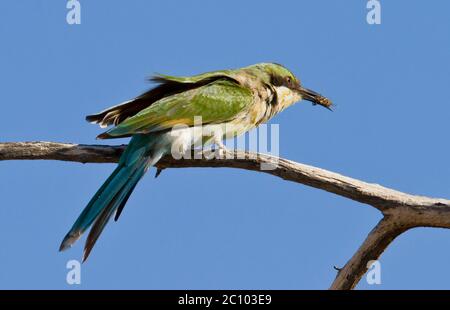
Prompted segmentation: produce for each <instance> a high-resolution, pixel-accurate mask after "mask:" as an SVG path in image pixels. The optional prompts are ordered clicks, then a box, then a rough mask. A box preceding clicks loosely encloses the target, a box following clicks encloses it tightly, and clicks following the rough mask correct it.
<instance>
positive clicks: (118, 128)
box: [59, 63, 333, 262]
mask: <svg viewBox="0 0 450 310" xmlns="http://www.w3.org/2000/svg"><path fill="white" fill-rule="evenodd" d="M150 80H151V81H152V82H154V83H155V84H156V86H154V87H153V88H152V89H150V90H148V91H146V92H144V93H143V94H141V95H139V96H137V97H135V98H134V99H131V100H129V101H125V102H123V103H121V104H119V105H116V106H113V107H110V108H108V109H106V110H103V111H101V112H99V113H97V114H93V115H88V116H86V120H87V121H88V122H91V123H94V124H98V125H99V126H100V127H101V128H106V127H108V126H112V127H110V128H109V129H108V130H106V131H105V132H103V133H101V134H100V135H98V136H97V138H98V139H114V138H124V137H131V139H130V142H129V144H128V145H127V147H126V148H125V150H124V152H123V153H122V155H121V157H120V159H119V162H118V165H117V167H116V168H115V170H114V171H113V172H112V174H111V175H110V176H109V177H108V179H107V180H106V181H105V182H104V183H103V185H102V186H101V187H100V189H99V190H98V191H97V192H96V193H95V195H94V196H93V197H92V199H91V200H90V201H89V203H88V204H87V206H86V207H85V208H84V210H83V211H82V213H81V214H80V215H79V217H78V218H77V220H76V221H75V223H74V224H73V226H72V228H71V229H70V230H69V232H68V233H67V234H66V236H65V237H64V239H63V241H62V242H61V245H60V248H59V250H60V251H63V250H66V249H68V248H70V247H72V245H73V244H74V243H75V242H76V241H77V240H78V239H79V238H80V237H81V236H82V234H83V233H84V232H85V231H86V230H87V229H89V228H90V231H89V234H88V236H87V239H86V243H85V246H84V251H83V262H84V261H86V259H87V258H88V257H89V255H90V253H91V251H92V249H93V247H94V245H95V243H96V242H97V240H98V238H99V236H100V234H101V233H102V231H103V229H104V228H105V226H106V224H107V223H108V221H109V220H110V219H111V218H112V217H113V215H114V220H115V221H117V220H118V219H119V217H120V215H121V213H122V211H123V208H124V206H125V204H126V202H127V200H128V198H129V197H130V195H131V193H132V192H133V190H134V188H135V187H136V185H137V183H138V182H139V180H140V179H141V178H142V177H143V176H144V174H145V173H146V172H147V170H148V169H149V168H151V167H154V166H155V165H156V164H157V162H158V161H159V160H160V159H161V158H162V157H163V156H166V155H170V154H173V150H174V149H176V150H178V151H179V152H181V153H183V152H186V151H188V150H191V149H192V148H193V146H194V145H198V143H200V144H201V145H203V146H206V145H216V146H217V147H218V149H219V150H221V151H226V148H225V145H224V144H223V142H222V141H223V139H224V138H229V137H235V136H238V135H241V134H243V133H245V132H247V131H249V130H251V129H253V128H255V127H257V126H258V125H260V124H262V123H265V122H267V121H268V120H270V119H271V118H272V117H274V116H275V115H276V114H278V113H279V112H281V111H283V110H284V109H286V108H287V107H289V106H291V105H293V104H294V103H296V102H298V101H300V100H302V99H303V100H306V101H310V102H312V104H313V105H320V106H323V107H325V108H327V109H329V110H332V106H333V104H332V102H331V100H329V99H328V98H326V97H324V96H322V95H320V94H319V93H317V92H315V91H313V90H310V89H308V88H305V87H303V84H302V83H301V82H300V80H299V79H298V78H297V77H296V76H295V75H294V74H293V73H292V72H291V71H290V70H289V69H287V68H286V67H284V66H283V65H280V64H277V63H258V64H254V65H251V66H247V67H243V68H239V69H228V70H219V71H211V72H207V73H202V74H198V75H193V76H183V77H179V76H169V75H163V74H157V75H154V76H153V77H151V78H150ZM198 117H200V118H201V124H200V125H199V124H198V122H196V118H198ZM199 130H202V133H206V134H201V135H200V137H198V136H199V135H195V133H196V132H198V131H199ZM196 136H197V137H196ZM192 137H196V138H192ZM157 173H158V172H157Z"/></svg>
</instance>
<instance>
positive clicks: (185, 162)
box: [0, 142, 450, 289]
mask: <svg viewBox="0 0 450 310" xmlns="http://www.w3.org/2000/svg"><path fill="white" fill-rule="evenodd" d="M124 149H125V146H124V145H122V146H102V145H81V144H69V143H55V142H9V143H0V161H1V160H37V159H44V160H63V161H73V162H80V163H113V162H117V161H118V159H119V157H120V155H121V154H122V152H123V150H124ZM194 155H202V154H201V153H200V152H197V153H196V154H194ZM226 156H227V158H226V159H205V158H202V159H181V160H176V159H174V158H173V157H171V156H166V157H164V158H163V159H162V160H161V161H160V162H159V163H158V165H157V168H159V169H166V168H186V167H216V168H217V167H227V168H240V169H246V170H253V171H258V172H264V173H269V174H272V175H274V176H277V177H280V178H282V179H284V180H288V181H292V182H297V183H301V184H304V185H308V186H311V187H315V188H318V189H322V190H325V191H327V192H330V193H334V194H336V195H340V196H343V197H346V198H349V199H352V200H355V201H358V202H360V203H364V204H368V205H371V206H373V207H375V208H376V209H378V210H379V211H381V212H382V214H383V219H382V220H381V221H380V222H379V223H378V225H377V226H376V227H375V228H374V229H373V230H372V231H371V232H370V233H369V235H368V237H367V238H366V240H365V241H364V242H363V244H362V245H361V246H360V248H359V249H358V250H357V251H356V253H355V254H354V255H353V257H352V258H351V259H350V260H349V261H348V262H347V263H346V264H345V266H344V267H343V268H342V269H341V270H340V271H339V272H338V274H337V276H336V279H335V280H334V282H333V284H332V285H331V287H330V289H352V288H354V287H355V286H356V285H357V283H358V282H359V280H360V279H361V277H362V276H363V275H364V273H365V272H366V271H367V263H368V262H369V261H371V260H377V259H378V258H379V257H380V255H381V254H382V253H383V251H384V250H385V249H386V248H387V247H388V246H389V244H390V243H391V242H392V241H393V240H394V239H395V238H396V237H397V236H399V235H400V234H402V233H403V232H405V231H406V230H408V229H411V228H414V227H442V228H450V200H446V199H438V198H429V197H424V196H416V195H410V194H406V193H402V192H399V191H396V190H392V189H389V188H386V187H383V186H380V185H378V184H371V183H366V182H363V181H359V180H356V179H353V178H349V177H346V176H343V175H340V174H337V173H334V172H330V171H327V170H324V169H320V168H316V167H312V166H308V165H304V164H300V163H296V162H293V161H289V160H286V159H282V158H277V157H273V156H270V155H264V154H257V153H248V152H241V151H229V152H227V154H226ZM262 165H263V166H264V167H272V168H273V169H271V170H261V167H262Z"/></svg>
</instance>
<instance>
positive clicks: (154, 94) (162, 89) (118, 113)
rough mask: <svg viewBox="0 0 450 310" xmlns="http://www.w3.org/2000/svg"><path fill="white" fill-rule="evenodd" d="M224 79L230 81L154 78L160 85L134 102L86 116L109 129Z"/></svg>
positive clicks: (90, 120) (217, 77)
mask: <svg viewBox="0 0 450 310" xmlns="http://www.w3.org/2000/svg"><path fill="white" fill-rule="evenodd" d="M224 78H225V79H230V78H228V77H226V76H215V77H212V78H206V79H204V80H201V81H199V82H197V83H180V82H176V81H172V80H168V79H165V78H164V77H159V76H157V77H153V78H151V80H152V81H153V82H157V83H159V85H158V86H156V87H155V88H152V89H150V90H149V91H147V92H145V93H143V94H142V95H140V96H139V97H136V98H135V99H133V100H130V101H127V102H125V103H123V104H120V105H117V106H114V107H111V108H109V109H106V110H104V111H102V112H100V113H98V114H92V115H88V116H86V120H87V121H88V122H90V123H94V124H99V125H100V126H101V127H107V126H109V125H114V126H116V125H118V124H120V123H121V122H123V121H124V120H125V119H127V118H128V117H131V116H133V115H136V114H137V113H139V112H140V111H142V110H143V109H145V108H147V107H149V106H150V105H152V104H153V103H155V102H156V101H158V100H160V99H162V98H164V97H168V96H171V95H175V94H178V93H181V92H184V91H187V90H190V89H195V88H197V87H200V86H203V85H206V84H208V83H211V82H213V81H215V80H218V79H224ZM103 138H105V137H103Z"/></svg>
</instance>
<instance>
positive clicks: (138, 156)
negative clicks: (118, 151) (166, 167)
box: [60, 135, 164, 261]
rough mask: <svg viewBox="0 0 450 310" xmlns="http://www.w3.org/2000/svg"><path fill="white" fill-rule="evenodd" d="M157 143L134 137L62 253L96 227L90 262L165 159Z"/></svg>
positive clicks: (90, 244)
mask: <svg viewBox="0 0 450 310" xmlns="http://www.w3.org/2000/svg"><path fill="white" fill-rule="evenodd" d="M155 140H157V139H155V136H154V135H136V136H133V138H132V139H131V141H130V144H129V145H128V147H127V148H126V150H125V152H124V153H123V155H122V156H121V158H120V160H119V164H118V166H117V167H116V169H115V170H114V171H113V173H112V174H111V175H110V176H109V178H108V179H107V180H106V181H105V183H104V184H103V185H102V186H101V187H100V189H99V190H98V191H97V193H96V194H95V195H94V197H92V199H91V200H90V201H89V203H88V205H87V206H86V207H85V208H84V210H83V212H82V213H81V214H80V216H79V217H78V219H77V220H76V222H75V223H74V224H73V226H72V228H71V229H70V231H69V232H68V233H67V235H66V236H65V237H64V239H63V241H62V243H61V246H60V251H63V250H65V249H67V248H69V247H71V246H72V245H73V244H74V243H75V242H76V241H77V240H78V239H79V238H80V237H81V235H82V234H83V233H84V232H85V231H86V230H87V229H88V228H89V227H90V226H91V225H92V228H91V230H90V232H89V235H88V238H87V240H86V244H85V248H84V255H83V261H85V260H86V259H87V257H88V256H89V254H90V252H91V250H92V248H93V247H94V245H95V242H96V241H97V239H98V237H99V236H100V234H101V232H102V231H103V229H104V227H105V225H106V223H107V222H108V221H109V219H110V218H111V216H112V215H113V214H114V213H116V216H115V219H116V220H117V219H118V217H119V215H120V213H121V211H122V209H123V207H124V205H125V203H126V202H127V200H128V198H129V197H130V195H131V193H132V191H133V189H134V188H135V187H136V185H137V183H138V182H139V180H140V179H141V178H142V177H143V175H144V174H145V172H146V171H147V169H148V168H149V167H150V166H153V165H154V164H156V162H157V161H158V160H159V159H160V158H161V157H162V155H164V153H163V152H162V151H159V150H154V149H153V144H154V143H153V141H155Z"/></svg>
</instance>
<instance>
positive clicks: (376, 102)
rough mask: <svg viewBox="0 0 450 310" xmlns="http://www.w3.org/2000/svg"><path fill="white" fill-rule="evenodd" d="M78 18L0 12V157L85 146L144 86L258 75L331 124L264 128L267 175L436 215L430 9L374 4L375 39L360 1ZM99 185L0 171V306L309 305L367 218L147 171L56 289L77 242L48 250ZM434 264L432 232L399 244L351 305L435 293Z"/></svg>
mask: <svg viewBox="0 0 450 310" xmlns="http://www.w3.org/2000/svg"><path fill="white" fill-rule="evenodd" d="M80 2H81V5H82V8H81V14H82V16H81V18H82V21H81V25H68V24H67V23H66V13H67V9H66V7H65V4H66V2H65V1H58V2H57V1H44V0H36V1H16V0H8V1H2V2H1V4H0V11H1V17H0V46H1V48H0V68H1V70H0V84H1V85H2V87H1V91H0V106H1V115H2V117H1V122H0V132H1V134H0V141H30V140H48V141H60V142H75V143H102V142H99V141H95V136H96V135H97V134H98V133H100V132H101V130H100V129H99V128H97V127H96V126H93V125H90V124H88V123H87V122H85V121H84V116H85V115H86V114H90V113H93V112H97V111H99V110H102V109H104V108H106V107H108V106H111V105H114V104H117V103H119V102H121V101H123V100H126V99H129V98H131V97H134V96H136V95H138V94H139V93H141V92H142V91H144V90H146V89H147V88H148V87H150V85H148V84H147V83H146V82H145V78H146V77H148V76H149V75H151V74H153V73H155V72H161V73H167V74H174V75H177V74H178V75H190V74H195V73H200V72H204V71H210V70H215V69H224V68H235V67H241V66H246V65H250V64H253V63H257V62H262V61H274V62H278V63H282V64H284V65H286V66H287V67H289V68H290V69H291V70H292V71H293V72H295V74H297V75H298V76H299V77H300V78H301V79H302V81H303V83H304V85H305V86H307V87H309V88H312V89H315V90H317V91H319V92H321V93H323V94H324V95H326V96H328V97H330V98H331V99H333V101H334V102H335V103H336V104H337V106H338V107H337V109H336V111H335V112H334V113H330V112H328V111H327V110H325V109H321V108H317V107H312V106H311V105H310V104H309V103H299V104H297V105H295V106H293V107H291V108H289V109H288V110H286V111H284V112H283V113H282V114H280V115H278V116H277V117H276V118H274V119H273V120H272V123H276V124H280V155H281V156H282V157H285V158H288V159H291V160H294V161H298V162H302V163H306V164H310V165H314V166H319V167H322V168H325V169H329V170H332V171H335V172H339V173H342V174H345V175H348V176H351V177H355V178H360V179H362V180H365V181H368V182H375V183H379V184H382V185H385V186H388V187H393V188H395V189H398V190H402V191H405V192H409V193H415V194H421V195H429V196H435V197H443V198H445V197H446V198H449V197H450V187H449V185H450V166H449V165H448V158H449V155H450V146H449V144H448V132H449V127H450V125H449V124H450V123H449V116H450V104H449V102H448V99H447V97H446V91H447V90H448V83H449V81H450V62H449V61H448V55H449V54H450V19H449V18H448V14H449V13H448V12H449V11H450V3H449V2H448V1H443V0H441V1H433V3H432V4H430V3H426V2H419V1H406V0H404V1H400V0H397V1H381V2H382V24H381V25H376V26H370V25H368V24H367V23H366V13H367V9H366V1H363V0H360V1H356V0H353V1H346V3H345V5H344V4H343V2H342V1H332V0H328V1H326V0H322V1H318V0H314V1H283V0H278V1H276V2H273V1H258V3H257V4H256V3H255V2H254V1H237V0H232V1H226V2H221V3H219V2H218V1H215V2H213V1H206V0H205V1H190V2H188V1H144V0H132V1H126V2H124V1H106V0H103V1H83V0H81V1H80ZM125 3H126V4H125ZM112 142H113V143H114V142H116V143H117V144H119V143H124V142H126V140H118V141H112ZM113 169H114V165H113V164H86V165H82V164H78V163H65V162H57V161H47V162H44V161H34V162H26V161H16V162H12V161H11V162H0V176H1V177H0V196H1V201H2V203H1V207H0V227H1V232H2V233H1V235H0V243H1V247H2V248H1V251H0V262H1V265H2V268H1V270H0V288H3V289H6V288H17V289H18V288H26V289H31V288H34V289H48V288H53V289H78V288H83V289H119V288H124V289H323V288H328V287H329V285H330V284H331V282H332V280H333V279H334V277H335V270H334V269H333V266H342V265H344V264H345V262H346V261H347V259H349V258H350V256H351V255H352V254H353V252H354V251H355V250H356V249H357V247H358V246H359V245H360V243H361V242H362V241H363V239H364V238H365V237H366V235H367V233H368V232H369V231H370V230H371V229H372V228H373V226H374V225H375V224H376V223H377V221H378V220H379V219H380V217H381V215H380V214H379V213H378V211H376V210H375V209H373V208H371V207H368V206H365V205H361V204H359V203H356V202H353V201H350V200H348V199H344V198H341V197H338V196H335V195H332V194H329V193H326V192H323V191H319V190H316V189H312V188H309V187H305V186H303V185H299V184H295V183H289V182H286V181H283V180H281V179H277V178H275V177H273V176H269V175H265V174H261V173H257V172H249V171H243V170H232V169H184V170H176V169H171V170H166V171H164V173H163V174H162V175H161V177H160V178H158V179H156V180H155V179H154V178H153V173H154V172H153V171H150V173H149V174H148V175H147V176H146V177H145V178H144V179H143V180H142V181H141V182H140V184H139V185H138V187H137V188H136V190H135V192H134V193H133V195H132V197H131V198H130V200H129V202H128V205H127V207H126V208H125V210H124V212H123V215H122V217H121V219H120V221H119V222H117V223H113V222H112V223H110V224H109V225H108V227H107V228H106V229H105V231H104V233H103V235H102V236H101V238H100V240H99V242H98V243H97V245H96V247H95V248H94V250H93V252H92V255H91V257H90V259H89V260H88V262H87V263H86V264H84V265H83V267H82V283H81V285H79V286H76V285H75V286H70V285H68V284H67V283H66V273H67V271H68V270H67V269H66V263H67V261H68V260H71V259H80V258H81V255H82V246H83V242H84V239H83V240H82V242H79V243H77V244H76V246H75V247H74V248H73V249H71V250H69V251H66V252H64V253H58V252H57V249H58V246H59V243H60V241H61V239H62V237H63V236H64V235H65V233H66V232H67V230H68V229H69V228H70V227H71V225H72V223H73V222H74V221H75V219H76V217H77V216H78V214H79V213H80V212H81V210H82V208H84V206H85V205H86V203H87V202H88V201H89V199H90V198H91V196H92V195H93V194H94V193H95V191H96V190H97V188H98V187H99V186H100V185H101V184H102V182H103V181H104V180H105V179H106V178H107V176H108V175H109V174H110V173H111V171H112V170H113ZM449 261H450V231H448V230H443V229H426V228H420V229H414V230H412V231H409V232H407V233H405V234H404V235H402V236H401V237H400V238H398V239H397V240H395V241H394V243H393V244H392V245H391V247H390V248H388V250H387V251H386V252H385V253H384V255H383V256H382V259H381V268H382V284H381V285H376V286H374V285H368V284H367V283H366V281H365V279H364V278H363V280H362V281H361V283H360V284H359V286H358V288H360V289H400V288H403V289H432V288H435V289H436V288H439V289H449V288H450V284H449V281H448V279H449V277H450V268H449V265H448V262H449Z"/></svg>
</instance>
